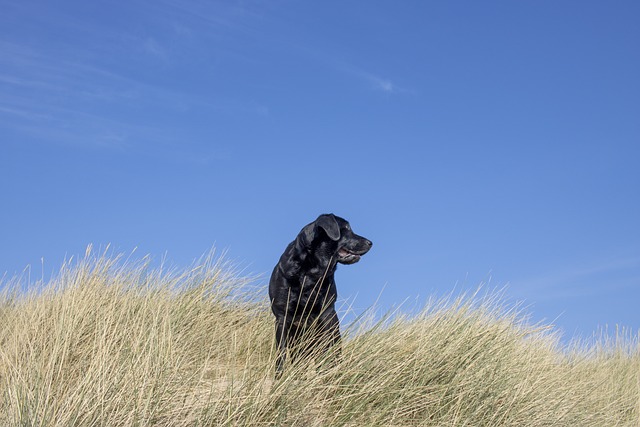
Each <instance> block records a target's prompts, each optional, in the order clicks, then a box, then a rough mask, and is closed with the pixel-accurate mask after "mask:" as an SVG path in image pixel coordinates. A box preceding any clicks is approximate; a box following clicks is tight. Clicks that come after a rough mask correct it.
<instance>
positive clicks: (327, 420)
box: [0, 254, 640, 427]
mask: <svg viewBox="0 0 640 427" xmlns="http://www.w3.org/2000/svg"><path fill="white" fill-rule="evenodd" d="M15 282H16V283H12V282H11V281H9V283H4V284H3V285H4V288H5V291H4V293H3V295H2V296H0V426H94V425H103V426H245V425H246V426H343V425H344V426H414V425H416V426H417V425H421V426H572V427H573V426H598V427H610V426H639V425H640V348H639V346H638V341H637V339H634V338H633V337H627V338H620V339H617V340H613V341H611V340H609V341H607V340H602V341H600V342H598V343H595V344H592V345H590V346H589V347H587V346H583V347H581V348H579V349H578V348H576V349H573V350H567V349H564V348H561V347H560V346H559V345H558V343H557V340H556V339H555V338H554V334H553V331H551V330H549V329H548V328H541V327H532V326H528V325H527V324H526V323H525V322H523V321H522V319H521V318H520V317H519V315H518V314H517V313H515V312H510V311H507V310H504V309H503V308H502V307H501V306H500V304H499V303H498V302H496V301H495V300H492V299H491V298H479V297H470V298H461V299H458V300H445V301H438V302H434V303H432V304H430V305H429V306H428V307H426V308H425V309H424V310H423V311H422V312H421V313H420V314H418V315H413V316H403V315H399V314H395V315H390V316H387V317H386V318H384V319H383V320H379V321H373V320H371V319H360V320H359V322H358V324H357V325H354V326H351V327H350V328H348V329H349V330H348V336H349V337H348V338H347V339H346V340H345V342H344V354H343V358H342V362H341V363H340V364H339V365H338V366H337V367H335V368H326V367H325V368H322V369H316V368H315V367H314V366H310V365H309V364H308V363H307V364H301V365H300V366H290V367H289V368H288V369H287V371H286V373H285V375H284V377H283V378H282V379H280V380H278V381H274V380H273V362H274V349H273V345H272V341H273V321H272V318H271V315H270V313H269V310H268V304H267V301H266V298H265V297H264V294H265V291H264V289H255V288H251V287H250V283H248V281H247V280H246V279H243V278H242V277H241V276H240V274H238V272H237V271H234V269H233V268H231V266H229V265H228V264H225V263H224V262H221V261H220V260H216V259H213V258H209V259H204V260H203V261H202V262H201V263H199V265H197V266H195V267H194V268H192V269H190V270H188V271H184V272H175V271H174V272H171V271H169V272H166V271H162V270H151V269H149V267H148V263H146V262H145V261H144V260H143V261H137V262H135V261H134V262H131V261H126V260H123V259H119V258H117V257H115V258H114V257H109V256H92V255H90V254H88V255H87V257H86V258H85V259H84V260H81V261H79V262H75V263H70V264H67V265H64V266H63V267H62V269H61V271H60V273H59V275H58V276H57V277H56V278H55V279H53V280H52V281H51V282H49V283H45V284H40V285H39V286H38V289H37V290H33V291H31V292H30V293H29V294H27V295H25V294H24V292H18V291H17V290H16V289H18V288H19V285H18V283H17V280H16V281H15Z"/></svg>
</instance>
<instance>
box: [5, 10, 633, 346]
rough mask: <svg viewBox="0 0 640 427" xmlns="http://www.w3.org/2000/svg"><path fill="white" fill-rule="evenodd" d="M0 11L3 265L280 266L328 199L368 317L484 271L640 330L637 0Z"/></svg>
mask: <svg viewBox="0 0 640 427" xmlns="http://www.w3.org/2000/svg"><path fill="white" fill-rule="evenodd" d="M0 6H1V8H2V10H3V12H2V14H0V170H1V172H0V174H1V175H0V191H1V200H2V202H1V203H2V209H0V236H1V237H0V274H2V273H5V272H6V275H7V276H12V275H14V274H20V273H21V272H22V271H23V270H24V268H25V266H27V265H31V274H32V276H36V277H40V276H42V275H44V276H45V277H49V276H50V275H51V274H52V272H54V271H56V270H57V269H58V268H59V266H60V263H61V262H62V260H63V259H64V258H65V257H68V256H70V255H76V254H82V253H83V252H84V249H85V247H86V246H87V245H88V244H90V243H92V244H94V245H96V246H98V247H100V246H103V247H104V246H105V245H107V244H111V247H112V248H113V250H114V251H115V252H125V253H129V252H131V251H132V250H133V249H134V248H138V249H137V252H136V253H138V254H140V256H143V255H145V254H151V255H152V256H153V257H154V258H155V259H161V258H162V257H163V256H164V255H165V254H166V257H167V258H168V260H169V261H170V262H171V263H172V264H174V265H176V266H177V267H186V266H187V265H189V264H190V263H191V262H192V261H193V260H194V259H196V258H199V257H200V256H201V255H203V254H204V253H206V252H207V251H208V250H209V249H210V248H212V247H213V246H215V247H216V248H218V249H220V250H222V249H227V250H228V255H227V256H228V257H229V258H230V259H232V260H234V261H236V262H237V263H238V264H240V265H241V266H243V267H244V269H245V271H246V272H247V273H258V274H262V278H261V279H259V281H258V283H262V284H265V283H266V281H267V280H268V276H269V274H270V271H271V269H272V267H273V265H274V264H275V262H276V261H277V259H278V257H279V256H280V253H281V252H282V250H283V249H284V247H285V246H286V244H287V243H288V242H289V241H291V240H292V239H293V238H294V237H295V235H296V234H297V232H298V231H299V230H300V228H302V226H304V225H305V224H307V223H308V222H310V221H312V220H313V219H315V217H316V216H317V215H318V214H320V213H324V212H333V213H336V214H338V215H340V216H343V217H345V218H346V219H348V220H350V221H351V224H352V226H353V228H354V230H355V231H356V232H359V233H360V234H363V235H365V236H366V237H368V238H370V239H371V240H372V241H373V242H374V247H373V249H372V251H371V252H370V253H369V254H368V255H367V256H366V257H364V258H363V260H362V261H361V262H360V263H358V264H356V265H354V266H343V267H341V268H340V269H339V270H338V273H337V281H338V289H339V292H340V295H341V297H344V298H346V299H349V300H350V301H351V302H352V305H353V307H354V309H355V310H356V311H360V310H363V309H365V308H366V307H368V306H370V305H371V304H372V303H373V302H374V301H376V300H378V299H379V303H380V305H381V306H382V307H391V306H394V305H398V304H400V303H402V302H403V301H405V300H407V299H409V301H415V299H416V298H418V300H423V299H426V298H428V297H429V296H431V295H445V294H448V293H450V292H452V291H455V292H459V291H465V290H475V289H476V288H477V287H478V285H479V284H480V283H487V282H488V285H486V286H487V287H488V288H502V287H504V286H507V288H506V295H505V298H506V299H507V300H508V301H524V304H525V305H526V307H527V309H526V310H527V312H529V313H530V314H531V316H532V319H533V320H535V321H539V320H542V319H546V321H547V322H550V323H553V324H555V325H557V326H558V328H559V329H561V330H562V331H563V332H564V334H565V338H571V337H573V336H583V337H588V336H590V335H591V334H592V333H593V331H595V330H596V329H597V328H598V327H601V326H604V325H609V326H610V327H611V326H613V325H616V324H620V325H623V326H626V327H630V328H633V329H634V330H637V329H638V328H639V327H640V310H638V309H637V307H638V303H639V302H640V222H639V221H638V218H640V197H639V194H640V192H639V191H638V190H639V187H640V167H639V163H640V104H639V103H638V100H639V99H640V79H639V78H638V76H640V54H639V53H638V52H640V50H639V49H638V42H639V41H640V26H638V20H639V19H640V5H639V3H637V2H634V1H617V2H613V3H612V2H594V1H579V2H578V1H566V2H557V1H536V2H532V1H530V2H512V1H487V2H424V1H406V2H392V1H379V2H369V1H367V2H365V1H352V2H337V1H323V2H311V1H288V0H274V1H225V2H218V1H200V0H186V1H178V0H154V1H143V0H132V1H128V2H113V1H101V0H97V1H91V2H86V1H69V0H62V1H58V2H49V1H32V0H24V1H20V2H16V1H8V0H0ZM42 259H44V270H43V261H42Z"/></svg>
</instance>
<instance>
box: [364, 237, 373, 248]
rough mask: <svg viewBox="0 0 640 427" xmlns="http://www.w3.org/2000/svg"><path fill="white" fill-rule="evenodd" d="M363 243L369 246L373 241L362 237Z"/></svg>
mask: <svg viewBox="0 0 640 427" xmlns="http://www.w3.org/2000/svg"><path fill="white" fill-rule="evenodd" d="M364 244H365V245H367V246H368V247H369V248H370V247H371V246H373V242H372V241H371V240H369V239H364Z"/></svg>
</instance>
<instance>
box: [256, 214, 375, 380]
mask: <svg viewBox="0 0 640 427" xmlns="http://www.w3.org/2000/svg"><path fill="white" fill-rule="evenodd" d="M371 246H372V243H371V242H370V241H369V240H367V239H365V238H364V237H361V236H358V235H357V234H355V233H354V232H353V231H351V226H350V225H349V223H348V222H347V221H345V220H344V219H342V218H340V217H337V216H335V215H333V214H324V215H320V216H319V217H318V219H316V220H315V221H313V222H312V223H311V224H308V225H306V226H305V227H304V228H303V229H302V230H301V231H300V233H299V234H298V236H297V237H296V239H295V240H294V241H293V242H291V243H289V246H287V249H285V251H284V253H283V254H282V256H281V257H280V261H279V262H278V264H277V265H276V267H275V268H274V269H273V273H272V274H271V280H270V281H269V298H270V299H271V310H272V311H273V314H274V315H275V317H276V345H277V347H278V349H277V350H278V357H277V361H276V375H277V376H280V374H281V373H282V370H283V367H284V361H285V355H286V352H287V349H289V350H291V352H292V354H291V355H292V358H294V357H300V356H301V355H307V356H308V355H311V354H314V353H315V352H317V351H318V350H320V351H327V350H328V349H329V348H331V347H332V346H334V345H335V344H338V343H339V341H340V324H339V321H338V315H337V313H336V309H335V303H336V299H337V297H338V293H337V290H336V283H335V281H334V279H333V275H334V273H335V271H336V267H337V263H341V264H354V263H356V262H358V261H359V260H360V257H361V256H362V255H364V254H366V253H367V252H368V251H369V249H371ZM302 342H304V345H303V346H302V347H304V348H300V347H301V345H300V344H301V343H302ZM338 349H339V348H338Z"/></svg>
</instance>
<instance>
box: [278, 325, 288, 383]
mask: <svg viewBox="0 0 640 427" xmlns="http://www.w3.org/2000/svg"><path fill="white" fill-rule="evenodd" d="M286 323H287V322H285V319H276V351H277V356H276V378H280V377H281V376H282V371H283V370H284V362H285V359H286V356H287V342H288V341H289V327H288V326H287V325H286Z"/></svg>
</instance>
